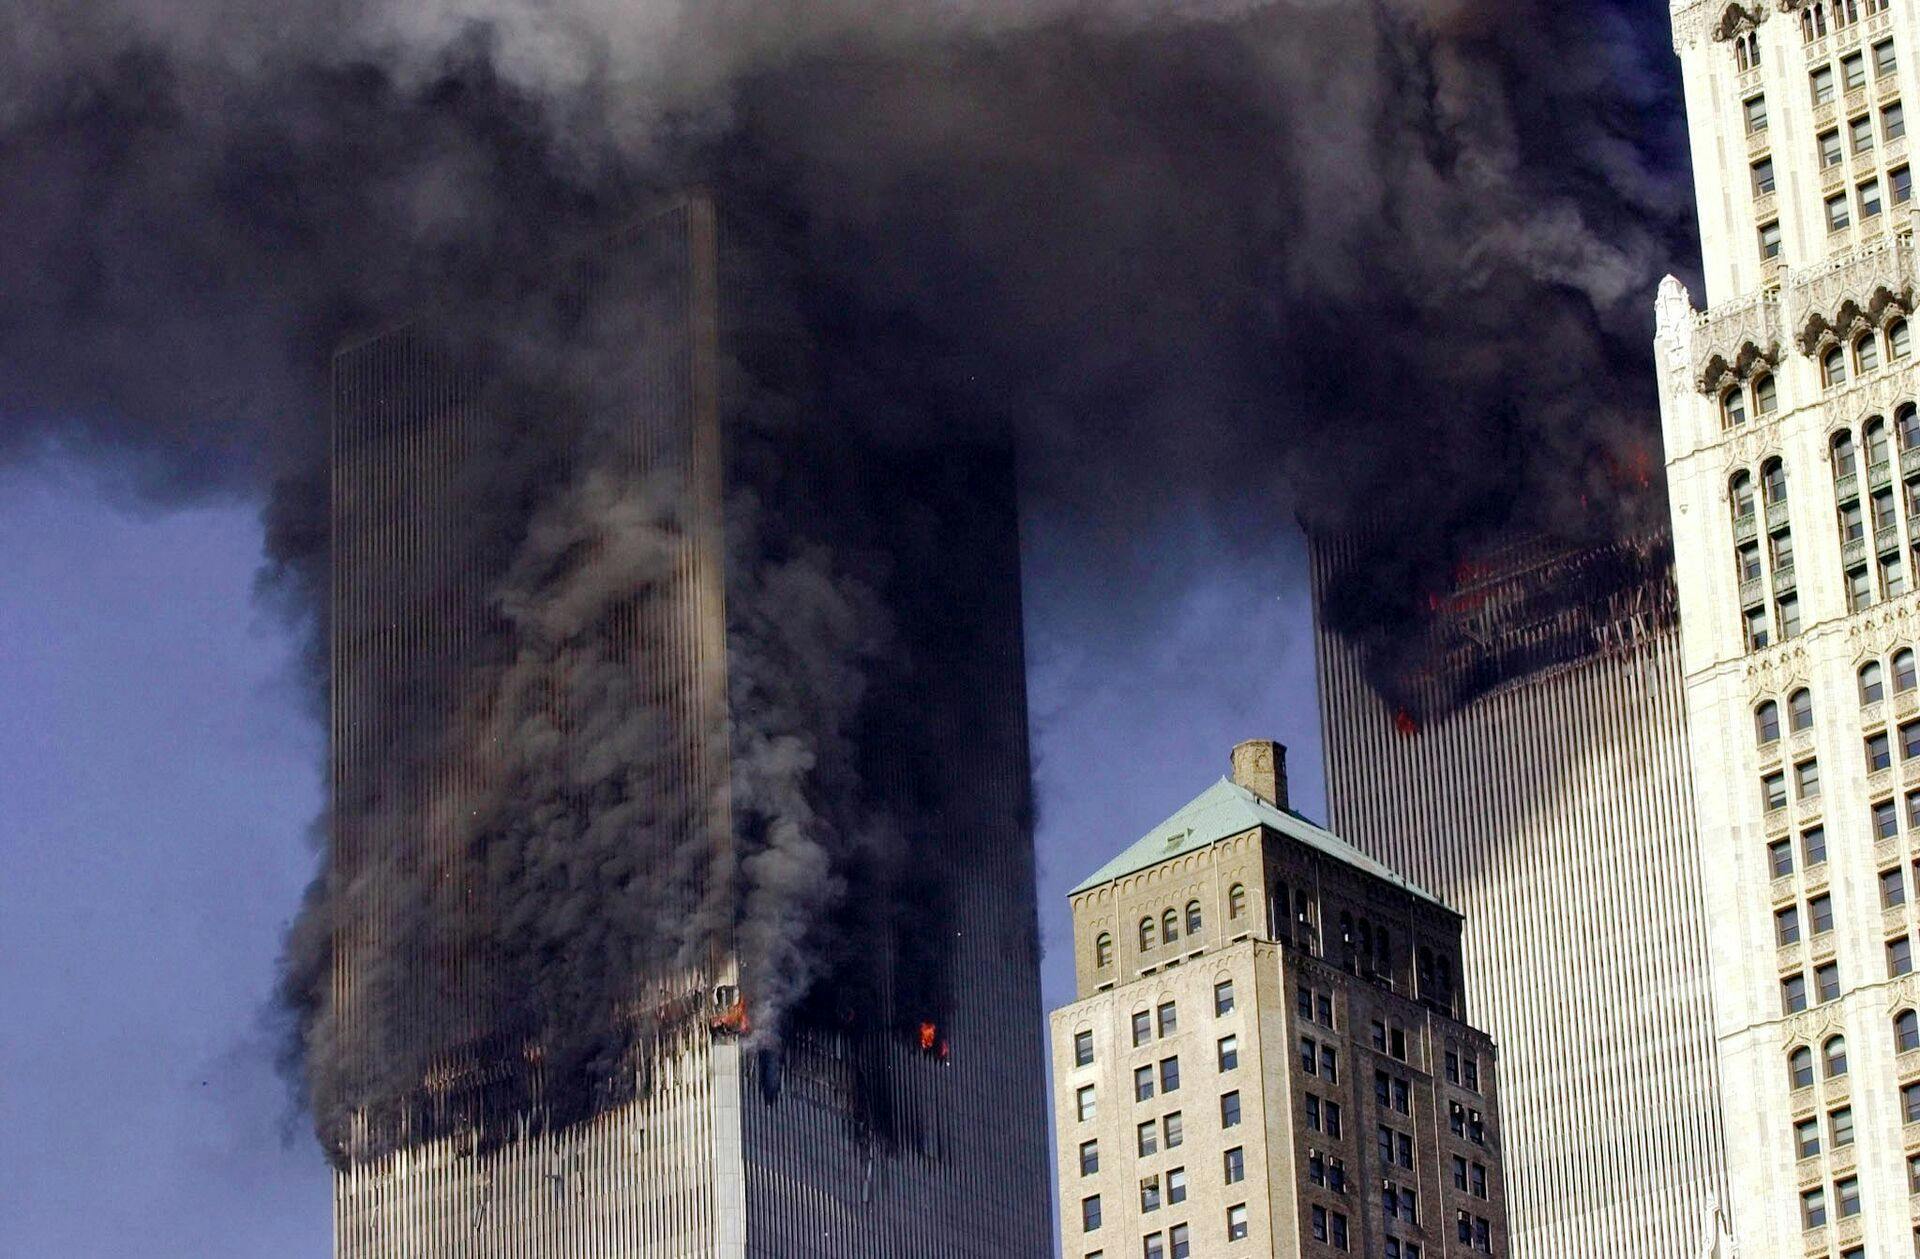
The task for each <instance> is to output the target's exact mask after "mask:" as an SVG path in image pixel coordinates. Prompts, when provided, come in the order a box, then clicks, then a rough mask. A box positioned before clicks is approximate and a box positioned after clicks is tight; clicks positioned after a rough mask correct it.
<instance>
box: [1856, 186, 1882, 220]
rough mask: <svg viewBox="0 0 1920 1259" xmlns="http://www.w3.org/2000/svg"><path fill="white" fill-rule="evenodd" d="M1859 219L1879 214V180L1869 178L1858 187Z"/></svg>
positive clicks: (1866, 218)
mask: <svg viewBox="0 0 1920 1259" xmlns="http://www.w3.org/2000/svg"><path fill="white" fill-rule="evenodd" d="M1858 191H1859V193H1860V221H1861V222H1862V223H1864V222H1866V221H1867V220H1868V219H1871V218H1877V217H1879V214H1880V181H1879V180H1877V179H1869V180H1867V181H1866V182H1865V183H1863V184H1861V185H1860V187H1859V190H1858Z"/></svg>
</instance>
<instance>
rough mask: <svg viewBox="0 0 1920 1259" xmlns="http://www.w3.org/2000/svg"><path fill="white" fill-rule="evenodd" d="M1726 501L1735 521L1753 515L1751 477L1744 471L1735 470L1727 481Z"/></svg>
mask: <svg viewBox="0 0 1920 1259" xmlns="http://www.w3.org/2000/svg"><path fill="white" fill-rule="evenodd" d="M1727 502H1728V503H1729V504H1730V505H1731V507H1732V509H1733V518H1734V520H1736V521H1741V520H1747V519H1750V518H1751V517H1752V516H1753V478H1752V477H1751V476H1749V475H1748V474H1747V473H1745V472H1736V473H1734V475H1733V478H1732V479H1731V480H1729V481H1728V482H1727Z"/></svg>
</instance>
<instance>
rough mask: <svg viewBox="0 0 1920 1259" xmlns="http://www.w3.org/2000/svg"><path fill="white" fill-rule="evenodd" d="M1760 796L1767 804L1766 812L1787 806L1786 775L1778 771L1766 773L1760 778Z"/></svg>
mask: <svg viewBox="0 0 1920 1259" xmlns="http://www.w3.org/2000/svg"><path fill="white" fill-rule="evenodd" d="M1760 798H1761V800H1762V801H1763V802H1764V803H1765V804H1766V806H1767V812H1769V813H1772V812H1773V811H1774V810H1776V809H1784V808H1786V807H1787V776H1786V775H1785V774H1783V773H1780V772H1779V771H1777V770H1776V771H1775V772H1774V773H1771V774H1767V775H1766V776H1764V777H1762V778H1761V779H1760Z"/></svg>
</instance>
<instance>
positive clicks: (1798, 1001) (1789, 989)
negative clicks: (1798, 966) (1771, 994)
mask: <svg viewBox="0 0 1920 1259" xmlns="http://www.w3.org/2000/svg"><path fill="white" fill-rule="evenodd" d="M1806 1008H1807V977H1806V976H1805V975H1803V974H1801V973H1800V972H1799V971H1795V972H1794V973H1793V974H1791V975H1788V976H1786V977H1785V978H1784V979H1782V980H1781V981H1780V1012H1781V1013H1783V1014H1798V1013H1800V1011H1802V1010H1804V1009H1806Z"/></svg>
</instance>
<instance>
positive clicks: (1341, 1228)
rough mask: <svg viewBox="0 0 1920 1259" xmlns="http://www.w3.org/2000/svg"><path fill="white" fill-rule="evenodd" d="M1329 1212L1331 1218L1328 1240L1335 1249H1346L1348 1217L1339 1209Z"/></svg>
mask: <svg viewBox="0 0 1920 1259" xmlns="http://www.w3.org/2000/svg"><path fill="white" fill-rule="evenodd" d="M1329 1214H1330V1216H1331V1218H1330V1219H1329V1220H1328V1224H1329V1228H1328V1234H1329V1235H1328V1238H1327V1241H1328V1242H1329V1243H1330V1244H1331V1245H1332V1246H1333V1248H1334V1249H1335V1250H1345V1249H1346V1248H1347V1217H1346V1216H1344V1215H1342V1214H1340V1212H1338V1211H1333V1212H1330V1213H1329Z"/></svg>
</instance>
